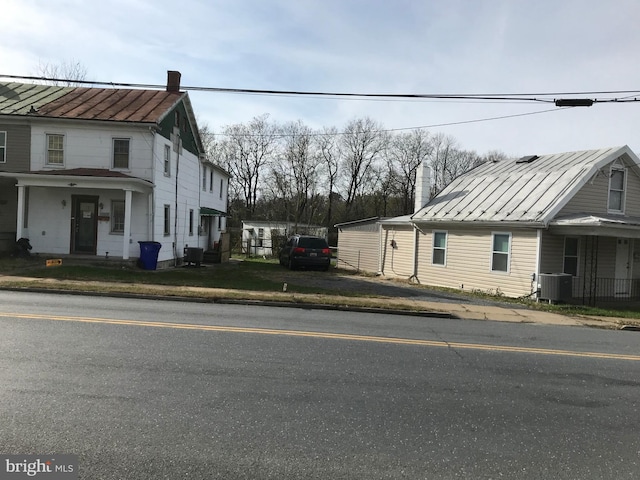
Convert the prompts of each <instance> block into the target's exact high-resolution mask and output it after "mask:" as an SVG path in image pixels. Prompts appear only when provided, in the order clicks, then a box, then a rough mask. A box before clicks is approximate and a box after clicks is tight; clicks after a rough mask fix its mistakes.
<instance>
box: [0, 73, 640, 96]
mask: <svg viewBox="0 0 640 480" xmlns="http://www.w3.org/2000/svg"><path fill="white" fill-rule="evenodd" d="M0 77H3V78H10V79H19V80H35V81H46V82H59V83H62V82H65V83H72V84H78V85H101V86H110V87H127V88H145V89H154V90H155V89H164V88H166V86H165V85H158V84H143V83H123V82H100V81H90V80H69V79H62V78H47V77H37V76H23V75H3V74H0ZM182 89H183V90H188V91H198V92H213V93H231V94H242V95H276V96H304V97H320V98H358V99H365V100H367V99H392V100H393V99H414V100H415V99H439V100H488V101H496V100H498V101H514V100H517V101H527V102H542V103H553V102H554V101H555V100H556V97H558V96H584V95H625V96H624V97H622V98H607V99H594V100H593V101H594V102H629V101H640V100H639V99H638V98H632V97H637V96H640V89H635V90H608V91H607V90H603V91H582V92H545V93H443V94H439V93H345V92H321V91H299V90H266V89H265V90H262V89H250V88H221V87H203V86H184V87H182Z"/></svg>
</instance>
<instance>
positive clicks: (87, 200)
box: [71, 195, 98, 255]
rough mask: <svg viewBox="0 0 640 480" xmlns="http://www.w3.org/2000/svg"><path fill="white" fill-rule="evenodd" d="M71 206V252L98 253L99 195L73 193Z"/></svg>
mask: <svg viewBox="0 0 640 480" xmlns="http://www.w3.org/2000/svg"><path fill="white" fill-rule="evenodd" d="M71 198H72V208H71V253H87V254H91V255H95V254H96V243H97V236H98V197H89V196H80V195H73V196H72V197H71Z"/></svg>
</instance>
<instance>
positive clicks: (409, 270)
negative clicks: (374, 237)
mask: <svg viewBox="0 0 640 480" xmlns="http://www.w3.org/2000/svg"><path fill="white" fill-rule="evenodd" d="M392 240H393V241H395V246H396V248H393V246H392V245H391V241H392ZM381 242H382V261H383V266H382V273H383V274H384V275H385V276H387V277H401V278H409V277H411V276H412V275H413V250H414V248H413V242H414V229H413V226H411V225H407V226H388V227H385V226H384V225H383V227H382V238H381Z"/></svg>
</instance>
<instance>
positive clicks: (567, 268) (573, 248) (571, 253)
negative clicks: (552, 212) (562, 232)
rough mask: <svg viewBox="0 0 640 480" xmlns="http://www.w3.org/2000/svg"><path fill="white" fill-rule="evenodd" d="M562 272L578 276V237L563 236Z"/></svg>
mask: <svg viewBox="0 0 640 480" xmlns="http://www.w3.org/2000/svg"><path fill="white" fill-rule="evenodd" d="M563 272H564V273H570V274H571V275H573V276H574V277H577V276H578V239H577V238H572V237H565V239H564V269H563Z"/></svg>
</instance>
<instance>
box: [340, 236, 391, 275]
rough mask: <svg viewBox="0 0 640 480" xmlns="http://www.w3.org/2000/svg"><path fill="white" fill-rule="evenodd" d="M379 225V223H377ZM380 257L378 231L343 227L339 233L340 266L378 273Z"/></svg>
mask: <svg viewBox="0 0 640 480" xmlns="http://www.w3.org/2000/svg"><path fill="white" fill-rule="evenodd" d="M376 226H377V225H376ZM379 258H380V235H379V233H378V231H377V230H376V231H375V232H371V231H364V230H360V229H359V230H356V229H347V228H343V229H342V230H341V231H340V232H339V234H338V265H337V266H338V268H345V269H347V270H358V271H364V272H369V273H377V272H378V269H379Z"/></svg>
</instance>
